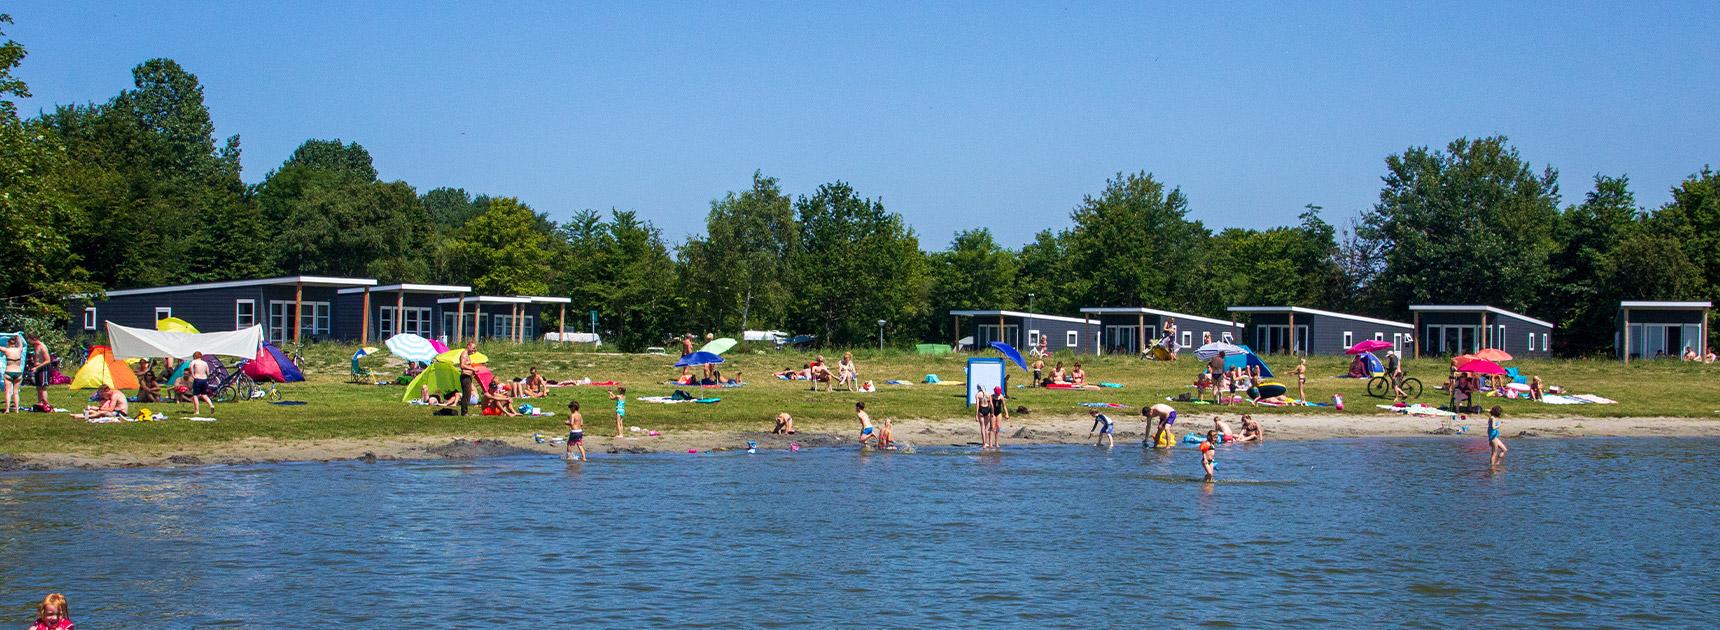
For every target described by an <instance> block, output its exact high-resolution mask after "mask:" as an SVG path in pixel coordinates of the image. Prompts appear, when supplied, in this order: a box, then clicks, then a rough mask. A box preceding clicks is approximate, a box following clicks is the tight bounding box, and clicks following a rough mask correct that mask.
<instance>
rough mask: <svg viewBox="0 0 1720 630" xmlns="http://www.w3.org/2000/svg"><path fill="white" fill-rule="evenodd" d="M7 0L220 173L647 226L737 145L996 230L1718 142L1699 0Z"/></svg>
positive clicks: (1011, 231)
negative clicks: (363, 177)
mask: <svg viewBox="0 0 1720 630" xmlns="http://www.w3.org/2000/svg"><path fill="white" fill-rule="evenodd" d="M488 4H490V3H453V2H449V3H423V4H418V3H405V2H386V3H385V2H326V3H325V2H292V3H276V4H264V3H253V2H235V3H217V2H151V3H120V2H112V3H94V2H70V3H68V2H42V1H29V2H22V3H9V5H10V8H9V9H7V10H8V11H10V12H11V13H12V15H13V17H14V19H15V20H16V21H17V23H16V24H15V25H13V26H12V27H11V28H10V29H8V33H9V35H11V36H12V37H13V38H14V39H17V40H19V41H21V42H23V43H24V44H25V46H26V47H27V48H28V49H29V51H30V56H29V58H28V59H27V60H26V61H25V63H24V66H23V68H22V70H21V71H20V75H21V76H22V77H23V78H24V79H25V80H26V81H28V82H29V84H30V86H31V89H32V91H33V92H34V98H32V99H29V100H27V101H26V102H24V103H23V104H22V107H21V109H22V111H24V112H26V113H32V112H34V111H36V110H38V109H41V108H48V107H51V106H52V105H53V104H60V103H83V102H91V101H105V100H107V99H108V98H111V97H112V96H113V95H114V94H116V93H117V92H119V91H120V90H122V89H124V88H127V87H129V86H130V80H131V79H130V69H131V67H132V66H134V65H136V64H137V63H139V62H141V61H143V60H145V59H148V58H151V57H170V58H173V59H175V60H177V61H179V62H180V63H181V64H183V65H184V66H186V67H187V68H188V69H190V70H191V71H192V72H194V73H196V74H197V75H198V77H199V78H200V79H201V80H202V81H203V84H204V86H205V88H206V97H207V101H208V103H209V106H210V109H211V110H212V112H213V114H214V116H215V122H216V125H217V130H218V133H219V134H221V135H222V136H226V135H231V134H239V135H240V136H241V139H242V142H243V147H244V167H245V178H246V180H247V181H257V180H259V179H261V178H262V177H263V176H264V175H265V174H266V173H267V172H268V171H269V170H270V169H272V168H274V167H275V166H276V165H278V164H279V163H280V162H281V160H283V159H285V158H286V156H287V155H288V154H289V153H290V152H291V151H292V150H293V149H294V148H295V147H296V146H298V145H299V144H300V143H301V142H303V141H304V140H306V139H308V138H341V139H344V140H350V141H357V142H359V143H360V144H363V145H364V146H365V147H366V148H368V149H369V150H370V152H371V154H372V155H374V156H375V159H376V164H377V167H378V169H379V170H380V171H381V172H382V176H383V177H384V178H385V179H390V180H393V179H402V180H405V181H407V182H409V183H411V184H412V185H414V186H416V187H417V188H418V189H419V190H420V191H421V192H422V191H426V190H429V189H431V188H434V187H438V186H459V187H464V188H466V189H467V190H470V191H473V192H486V193H492V194H504V195H512V196H517V197H520V198H521V199H522V200H524V201H525V202H527V203H529V204H531V205H532V206H533V207H535V208H537V209H539V210H540V211H546V212H549V213H550V214H551V215H552V216H554V217H557V218H560V217H565V216H567V215H568V214H570V213H571V212H572V211H573V210H576V209H580V208H596V209H600V210H601V209H608V208H612V207H614V208H622V209H634V210H638V211H640V213H641V214H643V215H644V216H645V217H646V218H648V219H650V220H652V221H653V222H655V223H656V224H657V225H658V226H659V227H661V228H663V230H664V232H665V234H666V235H667V236H669V237H670V238H671V239H672V240H675V241H679V240H681V239H682V238H684V237H685V236H686V235H687V234H689V233H695V232H699V231H702V230H703V224H704V215H705V212H706V211H707V210H708V209H709V204H710V201H711V200H712V199H714V198H717V197H719V196H721V195H722V194H723V193H724V192H725V191H730V190H740V189H744V188H745V187H746V186H747V185H748V183H749V181H750V179H749V178H750V176H751V174H752V172H753V171H754V170H755V169H756V170H762V171H764V172H765V173H766V174H768V175H772V176H775V177H778V178H780V179H781V180H782V181H783V184H784V186H785V187H786V188H787V189H788V190H789V191H790V192H793V193H797V194H798V193H806V192H810V191H811V190H812V189H813V188H814V187H816V186H817V185H818V184H820V183H823V182H828V181H831V180H835V179H843V180H846V181H848V182H850V183H852V184H853V185H854V186H855V188H856V189H857V190H859V191H860V192H861V193H862V194H864V195H867V196H872V197H879V198H882V199H883V201H884V203H885V205H886V206H887V207H888V208H889V209H891V210H893V211H896V212H900V213H901V214H902V215H904V216H905V217H906V218H907V220H908V222H909V224H910V225H912V226H913V227H914V228H915V229H916V230H917V231H918V232H919V233H920V235H921V239H922V242H923V243H924V244H925V246H926V247H928V248H938V247H942V246H944V245H945V244H946V243H947V242H948V241H949V239H950V237H951V235H952V234H953V233H954V232H955V231H957V230H961V229H968V228H974V227H981V226H984V227H989V228H991V229H992V231H993V232H994V233H996V234H997V235H998V236H999V238H1000V239H1001V240H1002V241H1004V242H1005V243H1008V244H1011V245H1019V244H1021V243H1023V242H1026V241H1027V240H1029V239H1031V237H1032V235H1033V233H1034V232H1036V231H1038V230H1040V229H1044V228H1061V227H1065V226H1067V225H1068V213H1069V210H1070V209H1071V208H1072V207H1074V206H1075V205H1076V204H1078V203H1079V202H1080V200H1081V198H1082V196H1083V195H1086V194H1091V193H1096V192H1098V191H1099V190H1101V189H1102V188H1103V186H1104V183H1105V180H1106V178H1108V177H1110V176H1112V175H1113V174H1115V173H1117V172H1119V171H1137V170H1146V171H1151V172H1153V173H1154V174H1156V175H1157V176H1158V177H1159V178H1160V179H1162V180H1163V181H1166V182H1168V183H1170V184H1172V185H1175V186H1180V187H1181V188H1182V189H1183V190H1184V191H1185V192H1186V193H1187V194H1188V195H1189V197H1190V200H1191V207H1192V215H1193V217H1194V218H1197V219H1200V220H1202V221H1205V222H1206V223H1207V224H1208V225H1210V226H1214V227H1231V226H1242V227H1265V226H1271V225H1277V224H1284V223H1291V222H1294V221H1295V216H1296V214H1297V213H1298V212H1300V211H1301V208H1302V206H1303V204H1308V203H1314V204H1319V205H1322V206H1324V207H1325V208H1326V209H1327V210H1326V212H1327V214H1328V218H1330V219H1332V220H1333V221H1334V222H1337V221H1340V220H1343V219H1346V218H1347V217H1350V216H1354V215H1355V214H1356V213H1358V212H1360V211H1361V210H1363V209H1365V208H1367V207H1368V206H1369V205H1370V204H1372V203H1373V202H1374V201H1375V199H1376V198H1377V195H1378V191H1379V177H1380V175H1381V174H1382V173H1383V172H1384V165H1383V160H1384V158H1385V156H1387V155H1389V154H1391V153H1395V152H1399V151H1402V150H1403V149H1404V148H1406V147H1409V146H1415V145H1433V146H1442V145H1444V144H1445V143H1446V142H1448V141H1450V140H1451V139H1453V138H1457V137H1460V136H1480V135H1490V134H1505V135H1507V136H1510V138H1511V139H1512V141H1513V143H1514V144H1515V145H1516V146H1517V147H1518V148H1519V150H1520V151H1521V153H1522V154H1523V155H1524V157H1526V158H1527V159H1529V160H1530V161H1531V162H1533V163H1534V164H1535V165H1536V167H1537V168H1539V167H1540V166H1543V165H1550V166H1553V167H1554V168H1557V169H1558V170H1559V171H1560V176H1561V183H1562V189H1563V193H1564V200H1565V201H1566V202H1567V203H1571V202H1575V201H1579V200H1580V199H1581V196H1582V194H1583V192H1584V191H1586V190H1587V189H1588V188H1589V184H1590V179H1591V177H1592V176H1593V175H1594V174H1596V173H1605V174H1628V175H1629V176H1630V177H1631V180H1632V182H1633V188H1634V189H1635V190H1636V192H1637V194H1638V198H1639V199H1640V200H1641V201H1642V202H1643V203H1645V204H1648V205H1659V204H1661V203H1664V202H1665V201H1666V200H1667V199H1668V198H1669V195H1668V194H1667V189H1668V188H1669V187H1671V186H1673V185H1675V184H1677V182H1678V181H1680V180H1681V179H1683V178H1684V177H1685V176H1687V175H1689V174H1691V173H1693V172H1695V171H1697V170H1699V169H1700V168H1701V167H1702V166H1703V165H1704V164H1709V163H1714V162H1716V161H1717V160H1716V156H1717V155H1720V125H1716V124H1714V120H1715V118H1714V112H1716V111H1720V38H1716V37H1714V35H1713V34H1714V33H1715V32H1716V30H1717V29H1716V26H1720V15H1717V14H1720V9H1717V8H1716V7H1717V6H1720V5H1715V4H1713V3H1682V4H1681V3H1612V4H1603V3H1559V4H1552V3H1548V4H1545V5H1542V4H1531V3H1514V2H1513V3H1475V4H1467V3H1456V2H1449V3H1448V2H1437V3H1426V2H1422V3H1394V2H1362V3H1333V4H1322V5H1320V6H1301V4H1302V3H1278V2H1267V3H1241V2H1238V3H1200V4H1204V5H1207V6H1193V5H1195V4H1197V3H1118V4H1107V3H1059V4H1052V3H1016V2H984V3H945V2H914V3H902V4H890V3H883V2H831V3H823V2H781V3H756V4H753V3H747V4H742V3H739V2H734V3H728V2H707V3H691V2H688V3H678V2H677V3H667V2H665V3H656V2H619V3H548V2H546V3H530V2H525V3H515V4H517V5H518V6H513V7H510V8H508V9H506V10H497V11H489V10H486V9H483V8H479V7H481V6H483V5H488Z"/></svg>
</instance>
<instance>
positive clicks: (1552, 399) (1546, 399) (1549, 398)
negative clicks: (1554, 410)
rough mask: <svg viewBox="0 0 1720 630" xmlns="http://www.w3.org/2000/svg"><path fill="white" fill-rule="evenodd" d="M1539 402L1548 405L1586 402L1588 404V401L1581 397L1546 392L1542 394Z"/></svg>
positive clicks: (1582, 403) (1581, 403)
mask: <svg viewBox="0 0 1720 630" xmlns="http://www.w3.org/2000/svg"><path fill="white" fill-rule="evenodd" d="M1541 402H1543V403H1546V404H1549V405H1586V404H1589V401H1586V400H1583V399H1581V398H1577V397H1576V396H1562V395H1559V394H1547V395H1545V396H1542V397H1541Z"/></svg>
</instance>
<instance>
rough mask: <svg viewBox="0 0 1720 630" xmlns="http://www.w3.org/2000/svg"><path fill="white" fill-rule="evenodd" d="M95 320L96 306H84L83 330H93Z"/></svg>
mask: <svg viewBox="0 0 1720 630" xmlns="http://www.w3.org/2000/svg"><path fill="white" fill-rule="evenodd" d="M96 321H97V319H96V307H94V306H89V307H85V308H84V330H95V329H96Z"/></svg>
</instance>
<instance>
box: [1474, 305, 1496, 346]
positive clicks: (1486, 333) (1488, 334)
mask: <svg viewBox="0 0 1720 630" xmlns="http://www.w3.org/2000/svg"><path fill="white" fill-rule="evenodd" d="M1492 341H1493V331H1492V329H1490V328H1488V327H1487V311H1481V334H1480V335H1479V336H1477V337H1476V339H1475V342H1476V343H1479V344H1481V348H1482V349H1486V348H1491V347H1493V344H1492Z"/></svg>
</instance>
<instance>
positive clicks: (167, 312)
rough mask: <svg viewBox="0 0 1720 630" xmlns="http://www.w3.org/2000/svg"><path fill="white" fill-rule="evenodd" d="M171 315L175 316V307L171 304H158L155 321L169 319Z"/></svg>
mask: <svg viewBox="0 0 1720 630" xmlns="http://www.w3.org/2000/svg"><path fill="white" fill-rule="evenodd" d="M169 317H173V307H171V306H157V307H155V321H158V322H159V321H161V320H164V319H167V318H169Z"/></svg>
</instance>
